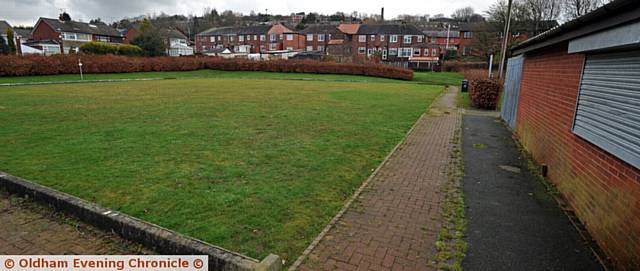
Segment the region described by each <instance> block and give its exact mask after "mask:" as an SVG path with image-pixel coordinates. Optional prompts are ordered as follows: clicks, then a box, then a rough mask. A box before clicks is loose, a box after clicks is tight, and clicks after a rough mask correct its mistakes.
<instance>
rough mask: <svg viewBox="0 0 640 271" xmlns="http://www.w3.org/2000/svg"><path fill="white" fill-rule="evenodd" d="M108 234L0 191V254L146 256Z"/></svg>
mask: <svg viewBox="0 0 640 271" xmlns="http://www.w3.org/2000/svg"><path fill="white" fill-rule="evenodd" d="M148 253H149V251H147V250H144V249H142V248H141V247H139V246H137V245H135V244H132V243H129V242H127V241H124V240H123V239H121V238H119V237H117V236H115V235H114V234H111V233H104V232H101V231H99V230H96V229H94V228H93V227H91V226H88V225H86V224H83V223H80V222H78V221H76V220H74V219H72V218H69V217H65V216H64V215H62V214H60V213H55V212H53V210H52V209H50V208H48V207H45V206H42V205H39V204H36V203H34V202H31V201H28V200H23V199H21V198H17V197H14V196H10V195H9V194H7V193H6V191H2V190H0V254H2V255H25V254H26V255H38V254H45V255H46V254H90V255H93V254H116V255H117V254H148Z"/></svg>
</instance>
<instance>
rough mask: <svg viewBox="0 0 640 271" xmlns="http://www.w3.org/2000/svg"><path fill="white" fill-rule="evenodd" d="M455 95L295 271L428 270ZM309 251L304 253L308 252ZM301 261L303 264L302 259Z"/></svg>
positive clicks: (425, 119)
mask: <svg viewBox="0 0 640 271" xmlns="http://www.w3.org/2000/svg"><path fill="white" fill-rule="evenodd" d="M456 91H457V90H456V89H450V90H449V91H447V93H446V94H445V95H443V96H441V97H440V98H439V99H438V100H436V101H435V102H434V104H433V105H432V107H431V110H430V112H429V114H425V115H424V116H422V117H421V118H420V119H419V120H418V122H417V123H416V125H415V126H414V129H413V130H412V131H411V132H410V133H409V134H408V136H407V138H406V140H405V141H404V142H403V143H402V144H401V145H400V146H399V147H398V149H396V151H395V152H394V153H393V154H392V155H391V157H390V158H389V159H388V160H387V161H386V163H385V164H384V165H383V166H382V167H381V168H380V169H379V171H378V172H377V173H375V175H374V176H373V177H372V178H371V179H370V180H369V183H368V184H366V188H365V189H364V191H363V192H362V193H361V194H360V195H359V196H358V197H357V198H356V199H355V201H354V202H353V203H352V204H351V205H349V206H348V208H347V209H346V211H345V212H344V213H343V214H342V216H341V217H340V215H338V219H337V221H335V219H334V222H335V224H334V225H333V226H332V227H330V228H328V231H326V229H325V232H323V233H326V234H325V235H324V236H322V234H321V235H320V238H321V239H320V240H316V241H314V243H313V244H312V246H311V247H310V248H312V247H313V245H315V244H317V246H315V248H312V250H310V251H306V252H305V253H309V255H308V256H307V257H305V258H304V261H302V265H301V266H299V267H298V266H297V264H298V263H299V262H296V263H294V265H293V266H292V268H291V269H296V268H297V269H300V270H322V269H324V270H430V269H433V268H431V267H430V262H431V257H432V255H433V254H434V253H435V245H434V243H435V241H436V238H437V234H438V230H439V227H440V222H439V221H440V212H441V208H440V202H441V193H440V188H441V185H443V184H444V183H445V182H446V181H447V166H448V164H449V159H450V150H451V147H452V144H451V140H452V138H453V136H454V133H455V130H456V128H458V126H459V116H458V113H457V109H456V108H455V103H456V98H457V92H456ZM308 250H309V249H308ZM301 259H303V258H301Z"/></svg>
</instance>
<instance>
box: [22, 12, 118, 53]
mask: <svg viewBox="0 0 640 271" xmlns="http://www.w3.org/2000/svg"><path fill="white" fill-rule="evenodd" d="M32 34H33V40H35V41H41V40H46V41H53V42H56V43H58V44H60V51H61V53H64V54H68V53H69V52H77V50H78V48H79V47H80V45H82V44H83V43H87V42H90V41H100V42H107V43H122V42H123V38H122V35H121V34H120V32H118V31H117V30H116V29H114V28H112V27H110V26H108V25H106V24H105V23H102V22H98V23H93V24H90V23H82V22H76V21H72V20H71V19H70V18H69V17H68V15H66V16H63V15H61V16H60V18H59V19H51V18H40V19H38V22H37V23H36V25H35V27H34V29H33V32H32Z"/></svg>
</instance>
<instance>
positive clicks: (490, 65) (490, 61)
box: [489, 54, 493, 79]
mask: <svg viewBox="0 0 640 271" xmlns="http://www.w3.org/2000/svg"><path fill="white" fill-rule="evenodd" d="M492 70H493V54H491V55H490V56H489V79H491V73H492Z"/></svg>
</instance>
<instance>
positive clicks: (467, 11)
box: [451, 7, 475, 22]
mask: <svg viewBox="0 0 640 271" xmlns="http://www.w3.org/2000/svg"><path fill="white" fill-rule="evenodd" d="M474 14H475V11H474V10H473V8H472V7H464V8H459V9H456V11H454V12H453V14H451V17H452V18H453V19H456V20H458V21H463V22H468V21H469V20H470V19H471V17H472V16H473V15H474Z"/></svg>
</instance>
